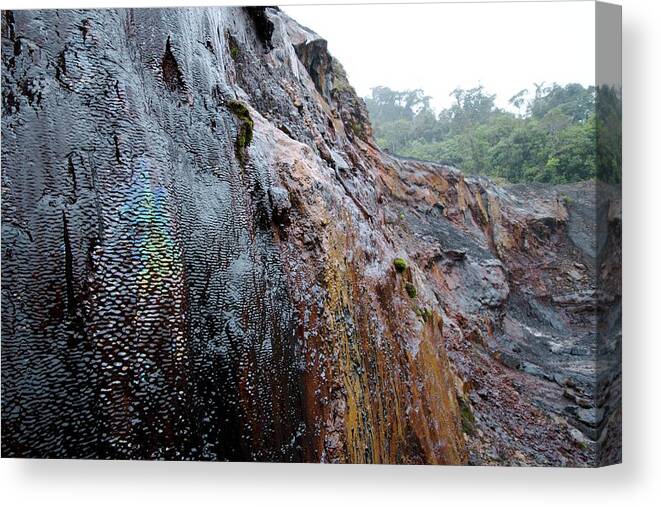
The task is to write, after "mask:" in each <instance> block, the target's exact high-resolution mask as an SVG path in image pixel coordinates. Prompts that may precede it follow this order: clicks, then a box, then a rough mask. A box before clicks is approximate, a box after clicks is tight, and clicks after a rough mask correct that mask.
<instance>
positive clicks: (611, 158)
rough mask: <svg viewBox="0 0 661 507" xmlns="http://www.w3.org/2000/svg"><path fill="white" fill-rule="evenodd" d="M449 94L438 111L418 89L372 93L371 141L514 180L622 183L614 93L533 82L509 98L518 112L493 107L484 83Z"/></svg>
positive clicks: (396, 151) (617, 97) (618, 114)
mask: <svg viewBox="0 0 661 507" xmlns="http://www.w3.org/2000/svg"><path fill="white" fill-rule="evenodd" d="M451 95H452V97H453V98H454V103H453V104H452V105H451V106H450V107H448V108H446V109H443V110H442V111H440V112H438V113H437V112H436V111H434V109H433V108H432V106H431V105H430V102H431V97H429V96H427V95H425V93H424V92H423V90H419V89H417V90H406V91H395V90H391V89H390V88H387V87H385V86H378V87H376V88H373V89H372V96H371V97H366V98H365V102H366V104H367V108H368V110H369V114H370V118H371V121H372V125H373V127H374V137H375V140H376V142H377V144H378V145H379V146H380V147H381V148H382V149H384V150H386V151H389V152H391V153H394V154H396V155H399V156H404V157H411V158H417V159H422V160H431V161H435V162H441V163H446V164H451V165H454V166H456V167H458V168H460V169H462V170H463V171H464V172H466V173H468V174H479V175H485V176H489V177H492V178H496V179H505V180H507V181H510V182H515V183H518V182H530V181H538V182H546V183H570V182H574V181H582V180H586V179H590V178H595V177H601V178H602V179H604V180H606V181H610V182H613V183H617V182H619V181H620V165H621V148H620V146H621V128H620V122H621V115H622V108H621V100H620V94H619V92H617V91H615V90H613V89H610V88H603V89H601V88H600V89H599V90H598V91H597V90H596V89H595V87H593V86H589V87H584V86H582V85H580V84H568V85H565V86H561V85H559V84H556V83H554V84H552V85H544V84H537V85H535V90H534V91H533V92H532V94H530V93H529V92H528V90H521V91H520V92H519V93H517V94H516V95H514V96H513V97H511V98H510V99H509V103H510V105H511V109H512V110H516V111H517V112H513V111H508V110H505V109H502V108H499V107H497V106H496V96H495V95H493V94H489V93H488V92H487V91H486V90H485V89H484V88H483V87H482V86H478V87H475V88H471V89H469V90H464V89H461V88H457V89H456V90H454V91H453V92H452V94H451ZM529 96H530V98H528V97H529ZM597 159H598V160H597Z"/></svg>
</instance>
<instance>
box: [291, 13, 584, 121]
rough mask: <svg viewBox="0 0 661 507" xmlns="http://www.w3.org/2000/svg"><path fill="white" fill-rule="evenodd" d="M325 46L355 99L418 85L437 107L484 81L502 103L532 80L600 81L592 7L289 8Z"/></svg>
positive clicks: (503, 104)
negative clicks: (455, 93)
mask: <svg viewBox="0 0 661 507" xmlns="http://www.w3.org/2000/svg"><path fill="white" fill-rule="evenodd" d="M282 8H283V10H284V11H285V12H286V13H287V14H289V15H290V16H292V17H293V18H294V19H296V20H297V21H298V22H299V23H301V24H302V25H304V26H307V27H308V28H310V29H312V30H314V31H315V32H317V33H318V34H319V35H321V36H322V37H324V38H325V39H326V40H328V48H329V50H330V52H331V53H332V54H333V55H334V56H335V57H336V58H338V59H339V60H340V61H341V62H342V64H343V65H344V67H345V69H346V71H347V74H348V76H349V80H350V81H351V83H352V84H353V86H354V87H355V88H356V91H357V92H358V94H359V95H361V96H365V95H368V94H369V93H370V88H372V87H374V86H377V85H384V86H389V87H390V88H393V89H396V90H404V89H413V88H422V89H423V90H424V91H425V92H426V94H427V95H431V96H432V97H433V98H434V101H433V105H434V106H435V107H436V108H442V107H446V106H448V105H449V104H450V103H451V102H452V98H451V97H449V94H450V92H452V90H454V89H455V88H456V87H458V86H459V87H462V88H469V87H473V86H475V85H477V84H478V83H481V84H482V85H484V87H485V88H486V89H487V90H488V91H490V92H491V93H496V94H497V95H498V105H499V106H501V107H506V106H507V101H508V99H509V98H510V97H511V96H512V95H514V94H515V93H517V92H518V91H519V90H521V89H523V88H528V89H534V85H533V83H539V82H542V81H544V82H547V83H551V82H553V81H556V82H559V83H561V84H566V83H570V82H578V83H581V84H583V85H591V84H594V50H595V42H594V38H595V27H594V9H595V6H594V3H593V2H590V1H585V2H547V3H533V2H530V3H528V2H526V3H489V4H475V3H472V4H456V3H454V4H428V5H421V4H417V5H335V6H331V5H327V6H296V7H293V6H290V7H282Z"/></svg>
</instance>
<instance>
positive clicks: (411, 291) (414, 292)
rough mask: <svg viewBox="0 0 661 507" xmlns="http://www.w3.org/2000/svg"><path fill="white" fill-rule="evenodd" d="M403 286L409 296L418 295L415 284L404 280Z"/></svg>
mask: <svg viewBox="0 0 661 507" xmlns="http://www.w3.org/2000/svg"><path fill="white" fill-rule="evenodd" d="M404 288H405V289H406V293H407V294H408V295H409V297H410V298H414V297H416V296H417V295H418V289H416V288H415V285H413V284H412V283H411V282H406V285H404Z"/></svg>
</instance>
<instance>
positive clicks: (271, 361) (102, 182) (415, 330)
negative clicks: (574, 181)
mask: <svg viewBox="0 0 661 507" xmlns="http://www.w3.org/2000/svg"><path fill="white" fill-rule="evenodd" d="M2 64H3V71H2V166H3V171H2V314H3V317H2V453H3V456H23V457H71V458H74V457H79V458H121V459H199V460H259V461H315V462H317V461H322V462H351V463H411V464H415V463H446V464H462V463H470V464H530V465H566V466H585V465H595V464H605V463H611V462H616V461H618V460H619V452H620V451H619V438H620V437H619V424H620V423H619V421H620V417H621V414H620V410H619V406H620V405H619V396H620V394H619V393H620V389H619V385H620V384H619V381H620V376H619V371H620V370H619V360H618V359H619V352H620V342H619V340H620V336H621V335H620V332H619V329H620V307H621V305H620V289H619V277H620V257H621V255H620V251H621V248H620V227H621V226H620V223H621V219H620V214H619V211H618V209H619V200H618V199H619V198H618V196H617V194H616V193H614V192H613V189H610V188H607V187H606V186H603V185H601V184H596V183H594V182H589V183H582V184H578V185H573V186H565V187H558V188H551V187H543V186H534V187H533V186H514V187H509V188H506V189H503V188H499V187H497V186H495V185H494V184H493V183H491V182H489V181H487V180H482V179H471V178H465V177H464V176H463V175H462V174H461V173H460V172H459V171H458V170H456V169H453V168H450V167H446V166H440V165H436V164H430V163H422V162H418V161H411V160H403V159H399V158H395V157H392V156H389V155H386V154H384V153H382V152H381V151H380V150H379V149H378V148H377V147H376V146H375V144H374V142H373V140H372V137H371V127H370V124H369V120H368V118H367V112H366V110H365V107H364V104H363V103H362V101H361V100H360V99H359V98H358V97H357V96H356V94H355V92H354V91H353V89H352V88H351V86H350V85H349V83H348V82H347V79H346V75H345V74H344V71H343V69H342V67H341V65H340V64H339V63H338V62H337V61H336V60H334V59H333V58H332V57H331V56H330V54H329V53H328V51H327V49H326V43H325V41H323V39H321V38H320V37H319V36H317V35H316V34H314V33H313V32H311V31H310V30H308V29H306V28H303V27H301V26H300V25H298V24H297V23H296V22H294V21H293V20H291V19H289V18H288V17H287V16H286V15H285V14H284V13H282V12H281V11H279V10H278V9H276V8H266V9H264V8H246V9H242V8H209V9H200V8H196V9H149V10H147V9H145V10H132V9H129V10H95V11H21V12H19V11H15V12H11V11H5V12H3V17H2ZM597 217H604V219H603V220H602V221H599V220H597V219H596V218H597ZM396 258H401V259H404V260H405V261H406V263H405V265H404V267H403V266H402V265H401V264H398V265H397V267H396V266H395V265H394V264H393V261H394V259H396Z"/></svg>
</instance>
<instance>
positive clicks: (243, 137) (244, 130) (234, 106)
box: [227, 100, 255, 162]
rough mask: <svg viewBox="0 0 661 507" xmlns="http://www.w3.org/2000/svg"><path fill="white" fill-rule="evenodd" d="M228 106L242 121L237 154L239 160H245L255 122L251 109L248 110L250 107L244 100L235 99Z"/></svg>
mask: <svg viewBox="0 0 661 507" xmlns="http://www.w3.org/2000/svg"><path fill="white" fill-rule="evenodd" d="M227 107H228V108H229V110H230V111H232V113H233V114H234V116H236V117H237V119H238V120H239V121H240V122H241V124H240V126H239V132H238V134H237V136H236V155H237V157H239V160H240V161H241V162H243V161H244V160H245V155H246V148H247V147H248V146H249V145H250V143H251V142H252V136H253V128H254V126H255V122H254V121H253V119H252V117H251V116H250V111H248V108H247V107H246V105H245V104H243V103H242V102H239V101H236V100H233V101H231V102H230V103H229V104H228V105H227Z"/></svg>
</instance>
